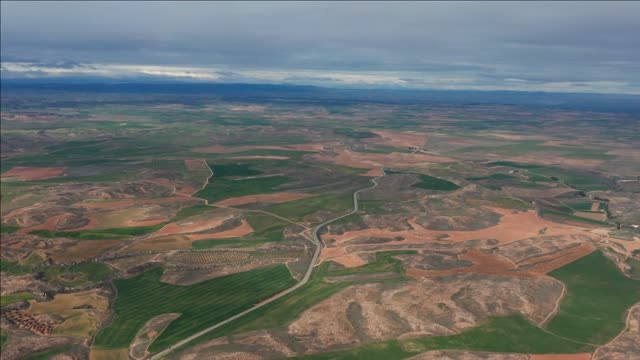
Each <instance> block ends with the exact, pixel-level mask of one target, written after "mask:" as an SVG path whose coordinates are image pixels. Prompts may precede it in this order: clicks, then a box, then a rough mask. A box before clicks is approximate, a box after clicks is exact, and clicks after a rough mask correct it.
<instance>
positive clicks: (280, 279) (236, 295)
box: [95, 265, 295, 352]
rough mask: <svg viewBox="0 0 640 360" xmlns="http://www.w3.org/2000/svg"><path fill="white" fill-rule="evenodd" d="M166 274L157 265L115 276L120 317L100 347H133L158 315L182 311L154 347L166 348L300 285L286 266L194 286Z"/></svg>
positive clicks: (100, 337)
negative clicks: (166, 277)
mask: <svg viewBox="0 0 640 360" xmlns="http://www.w3.org/2000/svg"><path fill="white" fill-rule="evenodd" d="M161 276H162V269H159V268H158V269H154V270H149V271H147V272H145V273H143V274H141V275H139V276H137V277H134V278H132V279H117V280H114V284H115V286H116V287H117V288H118V298H117V299H116V302H115V304H114V310H115V312H116V319H115V321H114V322H113V323H111V324H110V325H109V326H108V327H107V328H105V329H104V330H103V331H101V332H100V333H99V334H98V336H97V337H96V341H95V346H97V347H103V348H123V347H128V346H129V343H130V342H131V341H132V340H133V338H134V337H135V334H136V332H137V331H138V330H139V329H140V328H141V327H142V326H143V325H144V324H145V323H146V322H147V321H148V320H150V319H151V318H153V317H154V316H157V315H160V314H166V313H172V312H177V313H181V314H182V315H181V316H180V317H179V318H178V319H176V320H175V321H173V322H172V323H171V324H170V325H169V326H168V327H167V329H166V330H165V331H164V332H163V333H162V334H161V335H160V336H159V337H158V338H157V339H156V340H155V341H154V342H153V343H152V344H151V347H150V351H154V352H155V351H158V350H162V349H164V348H166V347H168V346H170V345H172V344H174V343H175V342H177V341H179V340H180V339H183V338H185V337H187V336H189V335H191V334H193V333H195V332H197V331H199V330H202V329H204V328H206V327H208V326H211V325H213V324H215V323H217V322H220V321H222V320H224V319H226V318H228V317H230V316H232V315H234V314H236V313H238V312H240V311H243V310H245V309H248V308H250V307H251V306H253V305H254V304H256V303H258V302H260V301H261V300H264V299H266V298H268V297H270V296H272V295H273V294H275V293H278V292H280V291H282V290H284V289H286V288H289V287H291V286H293V285H294V284H295V280H293V279H292V278H291V276H290V274H289V270H288V269H287V268H286V266H284V265H278V266H273V267H268V268H262V269H256V270H251V271H247V272H243V273H237V274H232V275H228V276H223V277H219V278H215V279H211V280H207V281H203V282H200V283H197V284H194V285H189V286H177V285H170V284H167V283H163V282H161V281H160V277H161Z"/></svg>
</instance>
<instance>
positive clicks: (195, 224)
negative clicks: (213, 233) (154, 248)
mask: <svg viewBox="0 0 640 360" xmlns="http://www.w3.org/2000/svg"><path fill="white" fill-rule="evenodd" d="M230 218H231V217H229V216H225V217H215V218H212V219H205V220H200V221H188V220H187V221H182V222H180V223H175V222H173V223H170V224H167V225H165V226H163V227H162V229H160V230H158V231H156V233H155V234H154V237H158V236H165V235H176V234H188V233H195V232H200V231H205V230H209V229H213V228H215V227H218V226H220V225H222V223H223V222H225V221H226V220H229V219H230Z"/></svg>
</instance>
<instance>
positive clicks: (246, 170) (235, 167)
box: [209, 164, 262, 178]
mask: <svg viewBox="0 0 640 360" xmlns="http://www.w3.org/2000/svg"><path fill="white" fill-rule="evenodd" d="M209 167H210V168H211V171H213V177H214V178H218V177H226V176H254V175H260V174H262V171H259V170H255V169H252V168H251V165H248V164H215V165H209Z"/></svg>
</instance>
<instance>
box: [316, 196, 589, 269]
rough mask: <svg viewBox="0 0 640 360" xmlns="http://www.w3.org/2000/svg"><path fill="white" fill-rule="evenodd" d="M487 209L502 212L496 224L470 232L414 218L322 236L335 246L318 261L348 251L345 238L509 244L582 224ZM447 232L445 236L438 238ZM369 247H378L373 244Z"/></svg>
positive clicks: (577, 229) (569, 230) (573, 231)
mask: <svg viewBox="0 0 640 360" xmlns="http://www.w3.org/2000/svg"><path fill="white" fill-rule="evenodd" d="M490 210H491V211H493V212H496V213H499V214H501V215H502V218H501V219H500V223H498V224H497V225H495V226H490V227H488V228H484V229H480V230H474V231H441V230H429V229H425V228H423V227H422V226H420V225H419V224H418V223H416V222H415V220H413V219H412V220H409V221H408V223H409V225H411V227H412V228H413V230H402V231H390V230H388V229H364V230H355V231H347V232H345V233H344V234H342V235H325V236H324V237H325V238H327V239H333V240H334V243H333V245H335V247H327V248H324V249H323V250H322V253H321V254H320V259H321V260H327V259H331V260H334V261H338V262H340V263H343V262H342V261H340V259H339V258H340V257H343V256H346V255H348V254H349V253H351V252H352V251H351V250H350V246H349V245H347V244H345V243H346V242H348V241H349V240H352V239H356V238H365V237H376V238H388V239H393V238H396V237H398V236H400V237H403V238H404V240H402V241H394V242H393V244H394V245H416V244H425V243H430V242H438V243H443V242H447V243H452V242H461V241H468V240H477V239H496V240H498V241H499V242H500V243H502V244H506V243H510V242H513V241H517V240H522V239H527V238H531V237H535V236H538V232H539V231H540V230H541V229H545V228H546V230H545V234H546V235H569V234H576V233H582V232H583V229H584V227H579V226H575V225H569V224H558V223H554V222H552V221H549V220H546V219H543V218H540V217H538V216H537V215H536V212H535V211H519V212H518V211H514V210H509V209H500V208H490ZM444 235H447V237H446V238H444V239H442V240H438V239H439V238H442V237H443V236H444ZM367 246H368V245H366V244H360V245H357V248H358V251H366V248H367ZM372 246H379V245H377V244H373V245H372ZM352 261H353V258H351V259H350V260H348V261H346V262H345V263H343V265H346V264H347V263H349V262H352Z"/></svg>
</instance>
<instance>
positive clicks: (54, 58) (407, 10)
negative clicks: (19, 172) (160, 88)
mask: <svg viewBox="0 0 640 360" xmlns="http://www.w3.org/2000/svg"><path fill="white" fill-rule="evenodd" d="M0 6H1V30H2V31H1V32H2V34H1V51H2V77H3V79H7V78H10V77H64V76H74V77H108V78H116V79H121V80H132V79H142V80H145V79H182V80H196V81H217V82H268V83H295V84H314V85H324V86H354V87H408V88H430V89H487V90H495V89H513V90H532V91H538V90H546V91H578V92H618V93H640V35H639V34H640V20H639V19H640V2H566V3H559V2H548V3H547V2H525V3H516V2H509V3H507V2H485V3H479V2H473V3H466V2H442V3H436V2H352V3H351V2H326V3H325V2H269V3H267V2H255V3H254V2H236V3H224V2H194V3H189V2H139V3H130V2H104V3H99V2H92V1H90V2H75V1H74V2H50V1H46V2H24V1H21V2H9V1H4V0H3V1H2V3H1V5H0Z"/></svg>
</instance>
